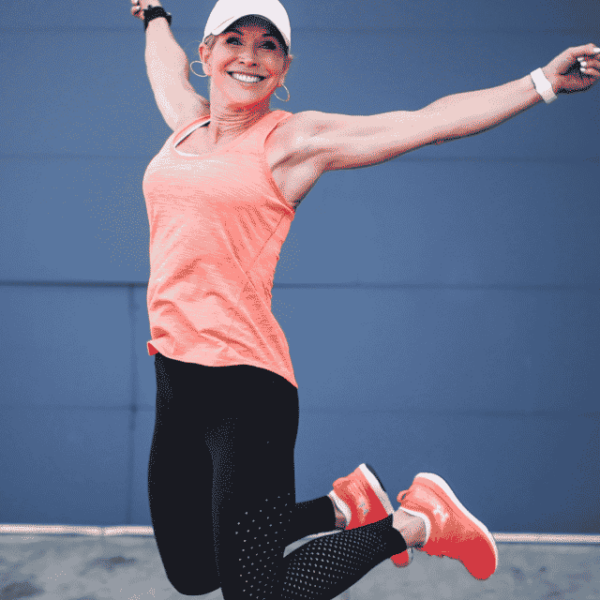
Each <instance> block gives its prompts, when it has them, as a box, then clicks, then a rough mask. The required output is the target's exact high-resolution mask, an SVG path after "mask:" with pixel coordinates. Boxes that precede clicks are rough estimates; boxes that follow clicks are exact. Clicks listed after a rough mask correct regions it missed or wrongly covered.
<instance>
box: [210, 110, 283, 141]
mask: <svg viewBox="0 0 600 600" xmlns="http://www.w3.org/2000/svg"><path fill="white" fill-rule="evenodd" d="M270 112H271V109H270V106H269V102H268V100H267V102H264V103H262V104H255V105H253V106H249V107H240V108H238V107H231V106H227V105H223V104H219V103H218V102H216V103H213V102H212V101H211V104H210V123H209V124H208V128H207V129H208V132H209V136H210V138H211V139H212V141H213V142H215V143H216V142H218V141H219V140H220V139H221V138H229V137H236V136H238V135H241V134H242V133H244V132H246V131H247V130H248V129H250V127H252V125H254V124H255V123H256V122H257V121H260V119H262V118H263V117H264V116H265V115H266V114H268V113H270Z"/></svg>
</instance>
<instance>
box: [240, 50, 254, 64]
mask: <svg viewBox="0 0 600 600" xmlns="http://www.w3.org/2000/svg"><path fill="white" fill-rule="evenodd" d="M239 57H240V59H241V60H243V61H244V62H246V63H247V62H250V63H255V62H256V61H257V55H256V51H255V50H254V48H248V47H246V48H244V49H243V50H242V52H241V53H240V55H239Z"/></svg>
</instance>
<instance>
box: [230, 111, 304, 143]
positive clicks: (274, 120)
mask: <svg viewBox="0 0 600 600" xmlns="http://www.w3.org/2000/svg"><path fill="white" fill-rule="evenodd" d="M291 116H293V113H290V112H287V111H285V110H274V111H273V112H271V113H269V114H268V115H266V116H265V117H263V118H262V119H261V120H260V121H259V122H258V123H256V124H255V125H254V127H252V131H251V132H250V134H249V135H247V136H245V137H244V139H243V140H242V141H241V142H240V143H239V144H236V145H235V146H234V147H233V148H232V149H231V150H230V151H231V152H236V153H237V152H241V153H244V154H260V153H262V152H264V148H265V140H266V139H267V138H268V137H269V134H270V133H271V132H272V131H273V129H275V127H277V125H279V123H281V122H282V121H285V120H286V119H288V118H289V117H291Z"/></svg>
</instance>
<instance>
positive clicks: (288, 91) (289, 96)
mask: <svg viewBox="0 0 600 600" xmlns="http://www.w3.org/2000/svg"><path fill="white" fill-rule="evenodd" d="M281 87H284V88H285V91H286V92H287V93H288V97H287V100H284V99H283V98H280V97H279V96H278V95H277V91H275V92H273V95H274V96H275V98H277V100H281V101H282V102H289V101H290V98H291V95H290V90H288V89H287V88H286V87H285V85H282V86H281Z"/></svg>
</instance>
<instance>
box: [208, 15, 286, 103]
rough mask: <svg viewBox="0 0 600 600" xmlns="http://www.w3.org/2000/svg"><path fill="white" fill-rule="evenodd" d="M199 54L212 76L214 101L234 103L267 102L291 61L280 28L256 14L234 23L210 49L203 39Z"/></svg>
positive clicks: (281, 82) (283, 78)
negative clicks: (278, 29) (277, 28)
mask: <svg viewBox="0 0 600 600" xmlns="http://www.w3.org/2000/svg"><path fill="white" fill-rule="evenodd" d="M200 58H201V60H202V62H203V63H204V65H205V72H206V73H207V74H208V75H210V76H211V78H212V79H211V103H212V102H213V100H215V101H219V102H224V103H226V104H228V105H231V106H249V105H254V104H261V103H265V102H266V103H267V104H268V102H269V99H270V97H271V95H272V94H273V92H274V91H275V90H276V89H277V88H278V87H279V86H280V85H282V84H283V82H284V80H285V75H286V74H287V72H288V69H289V66H290V64H291V57H289V56H288V55H287V53H286V50H285V47H284V42H283V39H282V38H281V35H279V32H278V31H277V30H276V29H275V28H274V27H273V26H272V25H271V24H270V23H269V22H268V21H266V20H265V19H261V18H260V17H255V16H249V17H244V18H242V19H239V20H238V21H236V22H235V23H233V24H232V25H231V26H230V27H228V28H227V29H226V30H225V31H224V32H223V33H221V34H220V35H218V36H217V37H216V40H215V43H214V45H213V46H212V48H211V49H209V48H207V47H206V45H205V44H204V43H203V44H202V45H201V46H200ZM213 96H214V98H213Z"/></svg>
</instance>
